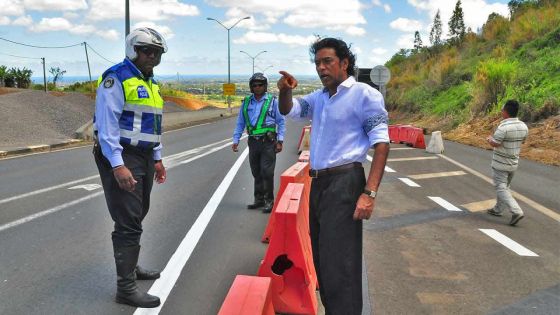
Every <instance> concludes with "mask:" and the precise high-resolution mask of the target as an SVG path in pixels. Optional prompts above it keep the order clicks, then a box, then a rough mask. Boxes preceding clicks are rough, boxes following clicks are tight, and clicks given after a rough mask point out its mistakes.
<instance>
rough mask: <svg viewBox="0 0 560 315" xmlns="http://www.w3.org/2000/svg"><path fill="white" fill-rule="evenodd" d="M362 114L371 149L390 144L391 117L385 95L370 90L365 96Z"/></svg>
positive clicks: (363, 125)
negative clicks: (386, 105) (381, 144)
mask: <svg viewBox="0 0 560 315" xmlns="http://www.w3.org/2000/svg"><path fill="white" fill-rule="evenodd" d="M362 113H363V116H362V118H363V121H362V127H363V129H364V132H365V133H366V134H367V136H368V139H369V144H370V147H373V146H374V145H375V144H377V143H389V115H388V114H387V110H386V109H385V101H384V100H383V95H381V93H379V92H378V91H376V90H374V91H371V90H370V91H369V93H367V94H366V95H365V101H364V102H363V111H362Z"/></svg>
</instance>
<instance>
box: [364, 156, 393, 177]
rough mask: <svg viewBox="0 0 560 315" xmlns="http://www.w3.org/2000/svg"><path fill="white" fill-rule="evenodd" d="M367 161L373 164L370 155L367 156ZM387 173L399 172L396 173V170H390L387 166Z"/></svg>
mask: <svg viewBox="0 0 560 315" xmlns="http://www.w3.org/2000/svg"><path fill="white" fill-rule="evenodd" d="M366 158H367V160H368V161H370V162H372V161H373V158H372V157H371V156H369V155H367V156H366ZM385 172H387V173H396V172H397V171H395V170H394V169H392V168H390V167H389V166H387V165H385Z"/></svg>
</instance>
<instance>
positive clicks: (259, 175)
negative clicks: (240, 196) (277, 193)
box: [249, 137, 276, 201]
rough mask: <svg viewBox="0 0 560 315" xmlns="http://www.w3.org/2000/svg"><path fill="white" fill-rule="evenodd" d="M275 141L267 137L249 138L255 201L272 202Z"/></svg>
mask: <svg viewBox="0 0 560 315" xmlns="http://www.w3.org/2000/svg"><path fill="white" fill-rule="evenodd" d="M275 149H276V141H272V140H270V139H268V138H267V137H260V138H256V137H249V164H250V165H251V173H252V174H253V178H254V179H255V190H254V196H255V200H263V199H264V200H265V201H273V200H274V167H275V166H276V151H275Z"/></svg>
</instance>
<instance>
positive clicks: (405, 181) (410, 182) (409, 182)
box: [399, 177, 420, 187]
mask: <svg viewBox="0 0 560 315" xmlns="http://www.w3.org/2000/svg"><path fill="white" fill-rule="evenodd" d="M399 179H400V180H401V181H402V182H403V183H405V184H407V185H408V186H410V187H420V185H418V184H416V183H415V182H413V181H412V180H410V179H409V178H406V177H399Z"/></svg>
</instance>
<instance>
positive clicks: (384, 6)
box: [383, 4, 391, 13]
mask: <svg viewBox="0 0 560 315" xmlns="http://www.w3.org/2000/svg"><path fill="white" fill-rule="evenodd" d="M383 10H385V12H387V13H391V6H390V5H388V4H384V5H383Z"/></svg>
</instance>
